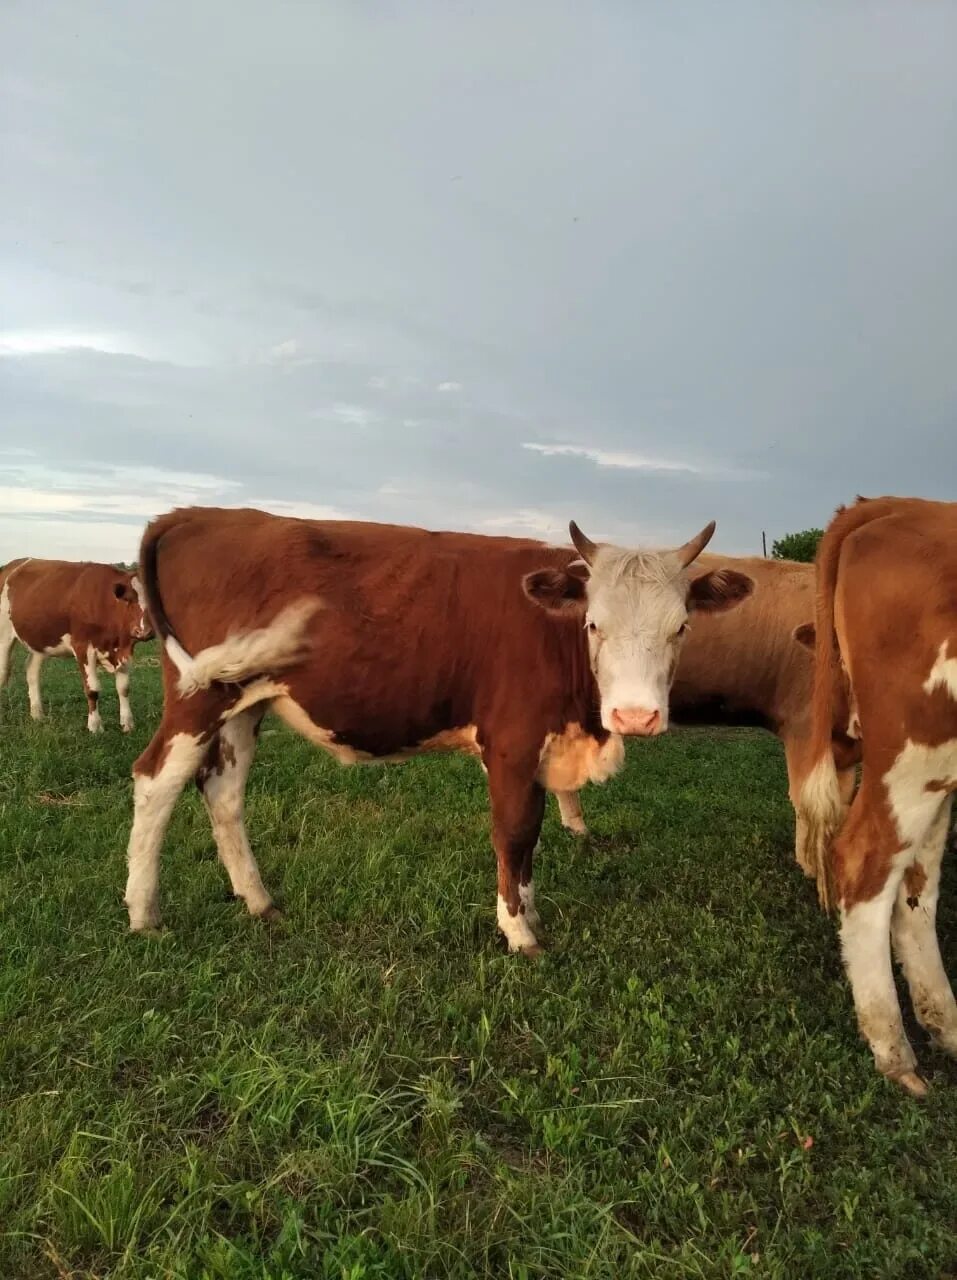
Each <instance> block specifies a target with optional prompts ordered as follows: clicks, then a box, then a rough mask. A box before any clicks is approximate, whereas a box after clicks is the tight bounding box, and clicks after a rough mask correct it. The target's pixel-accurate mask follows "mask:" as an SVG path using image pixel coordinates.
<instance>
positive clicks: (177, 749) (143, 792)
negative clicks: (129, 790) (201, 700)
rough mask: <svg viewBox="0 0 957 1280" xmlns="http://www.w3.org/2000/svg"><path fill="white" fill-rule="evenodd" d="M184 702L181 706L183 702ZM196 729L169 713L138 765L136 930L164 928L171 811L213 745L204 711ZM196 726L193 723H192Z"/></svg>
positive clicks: (132, 898) (132, 891)
mask: <svg viewBox="0 0 957 1280" xmlns="http://www.w3.org/2000/svg"><path fill="white" fill-rule="evenodd" d="M181 705H182V704H180V706H181ZM200 705H201V704H198V705H197V722H196V725H195V727H196V729H197V731H196V732H189V728H187V729H186V730H183V729H180V728H178V727H177V728H174V727H173V726H172V725H171V724H170V723H169V722H168V721H167V719H166V718H165V717H164V720H163V723H162V724H161V725H160V727H159V729H158V730H157V731H156V733H155V734H154V736H153V740H152V741H151V742H150V745H149V746H148V747H147V748H146V750H145V751H144V752H143V754H142V755H141V756H140V757H139V759H138V760H137V761H136V762H135V763H134V765H133V828H132V830H131V831H130V842H129V847H128V850H127V863H128V869H129V872H128V875H127V880H126V894H125V902H126V905H127V908H128V910H129V915H130V928H131V929H132V930H133V931H134V932H140V931H143V930H148V929H158V928H159V925H160V906H159V859H160V851H161V849H162V846H163V837H164V835H165V834H166V828H167V826H168V825H169V819H170V814H171V813H172V812H173V806H174V805H175V804H176V801H177V799H178V798H179V794H180V792H181V791H182V790H183V787H184V786H185V785H186V783H187V782H188V781H189V780H190V778H192V777H195V775H196V771H197V769H198V768H199V766H200V765H201V764H202V762H203V757H204V756H205V754H206V751H207V747H208V745H209V734H208V733H204V732H203V731H202V730H203V721H202V719H201V717H200V716H199V715H198V711H199V706H200ZM189 727H192V726H189Z"/></svg>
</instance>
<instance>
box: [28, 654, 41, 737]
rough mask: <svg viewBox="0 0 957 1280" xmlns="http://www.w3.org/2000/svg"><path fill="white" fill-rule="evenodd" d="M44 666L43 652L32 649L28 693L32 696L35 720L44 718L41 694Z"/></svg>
mask: <svg viewBox="0 0 957 1280" xmlns="http://www.w3.org/2000/svg"><path fill="white" fill-rule="evenodd" d="M42 668H43V654H42V653H34V652H33V651H32V650H31V653H30V657H29V658H28V659H27V693H28V695H29V697H30V717H31V719H33V720H42V719H43V698H42V697H41V696H40V671H41V669H42Z"/></svg>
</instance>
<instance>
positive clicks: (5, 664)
mask: <svg viewBox="0 0 957 1280" xmlns="http://www.w3.org/2000/svg"><path fill="white" fill-rule="evenodd" d="M16 639H17V637H16V633H15V632H14V630H13V623H12V622H11V621H10V618H9V616H8V615H7V614H5V613H0V689H2V688H3V687H4V685H5V684H6V683H7V681H8V680H9V679H10V655H11V653H12V652H13V646H14V644H15V643H16Z"/></svg>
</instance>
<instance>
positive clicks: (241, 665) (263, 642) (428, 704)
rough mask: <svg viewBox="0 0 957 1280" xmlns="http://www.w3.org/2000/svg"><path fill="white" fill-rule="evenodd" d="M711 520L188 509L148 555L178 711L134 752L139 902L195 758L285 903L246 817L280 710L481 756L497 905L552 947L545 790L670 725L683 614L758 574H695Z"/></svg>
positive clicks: (237, 847)
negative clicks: (562, 529) (411, 521)
mask: <svg viewBox="0 0 957 1280" xmlns="http://www.w3.org/2000/svg"><path fill="white" fill-rule="evenodd" d="M713 530H714V525H713V524H711V525H709V526H708V527H707V528H706V529H704V530H703V531H702V532H701V533H700V534H699V535H698V536H697V537H696V538H693V539H691V541H690V542H688V543H686V544H685V545H684V546H683V547H680V548H678V550H676V551H669V552H642V551H626V550H623V549H621V548H618V547H612V546H605V545H603V546H596V545H595V544H593V543H591V542H590V541H589V540H588V539H587V538H585V537H584V536H583V535H582V534H581V533H580V532H579V531H578V530H577V528H575V527H574V526H572V533H573V538H574V541H575V546H576V548H577V553H578V555H579V556H580V557H581V559H576V551H575V550H572V549H571V548H555V547H548V546H545V545H543V544H541V543H537V542H531V541H526V540H521V539H515V538H490V537H481V536H478V535H474V534H461V533H431V532H427V531H426V530H424V529H414V528H400V527H396V526H389V525H380V524H363V523H350V522H323V523H319V522H316V521H310V520H296V519H286V518H281V517H277V516H272V515H267V514H265V513H263V512H259V511H252V510H238V511H237V510H231V511H230V510H215V509H203V508H194V509H191V510H185V511H174V512H172V513H170V514H169V515H166V516H163V517H161V518H160V519H159V520H156V521H154V522H153V523H152V524H151V525H150V526H149V527H148V528H147V530H146V533H145V535H144V538H143V543H142V548H141V558H140V565H141V570H142V575H143V584H144V590H145V594H146V599H147V604H148V607H149V610H150V614H151V616H152V618H153V622H154V625H155V627H156V630H157V633H158V634H159V636H160V637H161V638H162V640H163V643H164V651H163V688H164V711H163V720H162V723H161V725H160V728H159V730H158V731H157V733H156V735H155V737H154V738H153V740H152V742H151V743H150V745H149V747H147V749H146V751H145V752H144V753H143V755H141V756H140V758H139V759H138V760H137V761H136V763H135V765H134V767H133V773H134V780H135V788H134V795H135V811H134V819H133V828H132V832H131V835H130V843H129V878H128V882H127V886H126V903H127V906H128V908H129V915H130V927H131V928H132V929H135V930H142V929H149V928H152V927H155V926H157V925H158V924H159V920H160V911H159V855H160V847H161V844H162V840H163V834H164V832H165V829H166V826H167V823H168V821H169V816H170V813H171V811H172V808H173V805H174V804H175V802H176V798H177V796H178V795H179V793H180V791H181V789H182V787H183V786H184V784H185V783H186V782H187V781H188V780H189V779H190V778H192V777H197V779H198V782H199V786H200V788H201V790H202V793H203V797H204V800H205V802H206V807H207V809H208V811H209V815H210V818H211V821H212V826H213V833H214V836H215V839H216V844H217V848H218V852H219V856H220V859H221V861H222V862H223V864H224V866H225V868H226V870H227V872H228V874H229V877H230V880H231V882H232V886H233V890H234V892H235V893H236V895H237V896H238V897H241V898H243V899H245V901H246V904H247V906H248V908H249V910H250V912H251V913H252V914H253V915H256V916H264V917H268V916H269V915H271V914H272V913H273V912H274V908H273V905H272V902H271V899H270V897H269V894H268V893H267V892H266V889H265V888H264V887H263V883H262V881H261V879H260V876H259V871H258V868H257V866H256V862H255V860H254V858H253V855H252V853H251V851H250V848H249V843H248V841H247V838H246V832H245V828H244V822H243V793H244V790H245V784H246V777H247V774H248V772H249V767H250V765H251V763H252V758H253V752H254V748H255V738H256V730H257V727H258V725H259V722H260V720H261V718H262V716H263V714H264V712H265V711H266V709H267V708H268V707H271V708H272V709H273V710H274V711H275V712H276V713H277V715H279V716H280V717H281V718H282V719H283V720H284V721H286V723H287V724H289V725H291V726H292V727H293V728H295V729H297V730H298V731H299V732H300V733H302V734H303V735H304V736H305V737H306V738H308V739H309V740H310V741H312V742H314V743H315V744H317V745H318V746H321V747H324V748H325V749H326V750H327V751H329V752H331V753H332V755H334V756H335V757H336V758H337V759H339V760H340V761H341V762H342V763H344V764H353V763H356V762H359V761H388V760H402V759H405V758H407V757H409V756H411V755H415V754H417V753H418V752H423V751H434V750H443V749H445V750H449V749H452V750H461V751H465V752H468V753H470V754H473V755H475V756H478V757H479V759H480V760H481V762H482V764H483V765H484V767H485V770H486V773H487V775H488V787H489V795H490V801H491V810H492V839H493V844H494V847H495V852H496V855H497V858H498V923H499V927H500V928H501V930H502V932H503V933H504V934H505V937H506V938H507V940H508V944H509V948H510V949H511V950H513V951H524V952H527V953H529V954H534V953H536V952H537V951H538V949H539V947H538V939H537V937H536V934H535V928H536V926H537V924H538V915H537V912H536V910H535V898H534V888H533V883H532V854H533V850H534V848H535V844H536V842H537V840H538V835H539V830H540V827H541V821H542V814H543V810H544V803H545V792H546V791H569V790H577V789H578V788H579V787H581V786H582V785H583V784H584V783H585V782H586V781H592V782H601V781H604V780H605V779H606V778H608V777H610V776H611V775H612V774H614V773H615V772H616V771H617V770H618V769H619V768H620V767H621V764H622V762H623V756H624V748H623V742H622V735H623V734H645V735H650V734H657V733H660V732H661V731H662V730H663V729H664V728H665V727H666V726H667V719H668V689H669V685H670V683H671V679H672V676H673V674H674V669H675V666H676V663H677V658H678V652H679V649H680V646H681V642H682V639H683V636H684V633H685V630H686V628H687V618H688V614H689V612H690V611H692V610H694V609H699V610H707V609H712V610H717V609H726V608H731V607H733V606H734V605H735V604H737V603H738V602H739V601H740V600H741V599H743V598H744V597H745V596H746V595H747V594H748V593H749V592H750V590H751V587H752V584H751V581H750V579H749V578H747V577H745V576H744V575H742V574H740V573H737V572H734V571H730V570H728V571H725V570H719V571H716V572H712V573H706V574H701V575H699V576H697V577H692V578H689V575H688V572H687V568H688V566H689V565H690V564H691V563H692V562H693V561H694V560H695V558H696V556H697V555H698V553H699V552H700V551H701V549H702V547H703V546H704V545H705V543H706V542H707V540H708V539H709V538H710V536H711V534H712V532H713Z"/></svg>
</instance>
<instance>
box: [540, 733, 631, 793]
mask: <svg viewBox="0 0 957 1280" xmlns="http://www.w3.org/2000/svg"><path fill="white" fill-rule="evenodd" d="M624 763H625V744H624V741H623V740H622V738H621V735H620V734H617V733H613V734H610V735H609V736H608V737H607V738H606V739H605V741H604V742H599V741H598V739H597V738H596V737H594V736H593V735H592V734H590V733H587V732H586V731H585V730H584V729H583V728H582V727H581V725H580V724H570V725H568V726H567V727H566V728H565V729H564V730H563V731H562V732H561V733H550V734H549V735H548V737H547V738H546V739H545V742H544V744H543V746H542V752H541V757H540V764H539V767H538V780H539V782H540V783H541V784H542V786H543V787H544V788H545V789H546V791H578V790H579V789H580V788H581V787H583V786H584V785H585V783H586V782H607V780H608V779H609V778H611V777H613V776H614V775H615V774H616V773H618V771H619V770H620V769H621V768H622V766H623V765H624Z"/></svg>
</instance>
